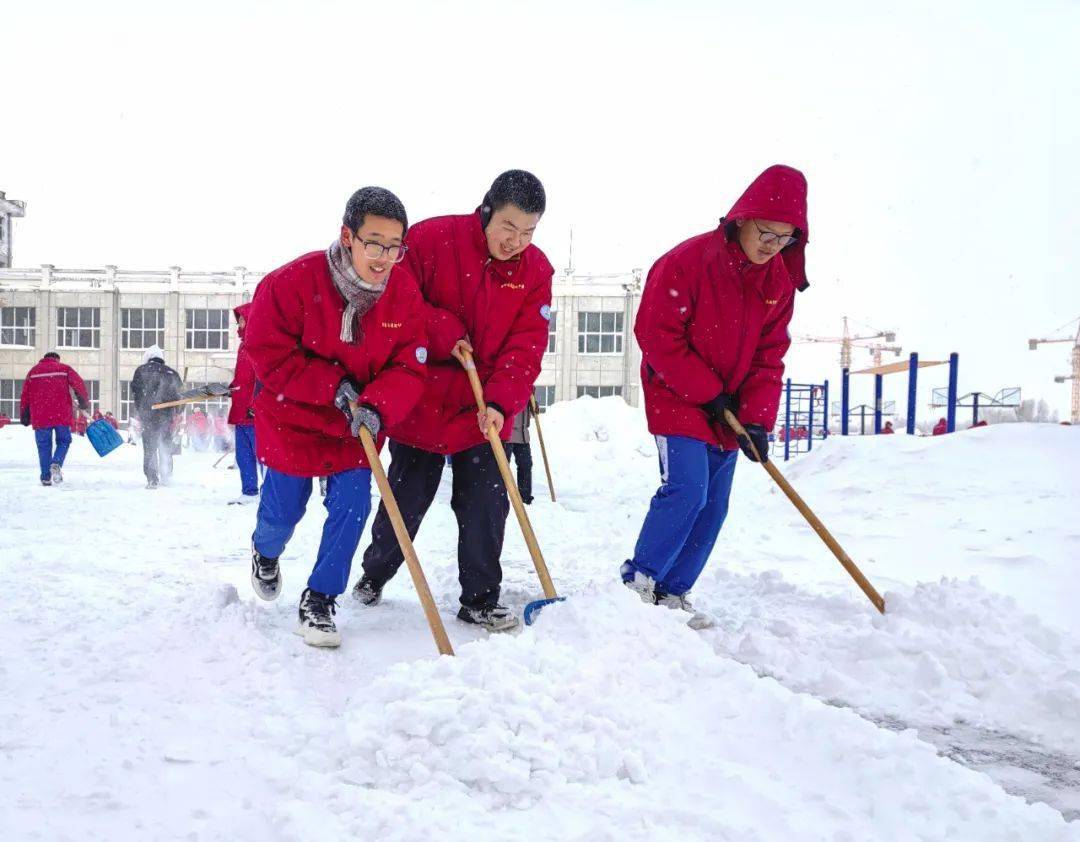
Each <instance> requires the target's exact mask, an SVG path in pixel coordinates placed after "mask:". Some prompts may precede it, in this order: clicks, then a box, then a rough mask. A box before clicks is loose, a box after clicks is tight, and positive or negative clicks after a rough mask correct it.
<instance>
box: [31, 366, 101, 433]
mask: <svg viewBox="0 0 1080 842" xmlns="http://www.w3.org/2000/svg"><path fill="white" fill-rule="evenodd" d="M72 389H74V390H75V395H76V398H77V399H78V401H79V406H80V407H82V408H83V409H89V408H90V398H89V397H88V396H87V394H86V384H85V383H83V380H82V378H81V377H79V375H78V374H76V373H75V369H73V368H72V367H71V366H69V365H65V364H64V363H62V362H60V360H57V359H53V358H52V357H44V358H43V359H42V360H41V362H39V363H38V364H37V365H35V366H34V367H33V368H32V369H30V371H29V372H28V373H27V375H26V382H25V383H23V389H22V397H21V399H20V401H19V412H20V413H24V412H25V411H26V409H27V408H28V407H29V409H30V424H31V426H33V428H34V429H35V430H41V429H43V428H45V427H71V426H73V425H74V423H75V413H74V412H73V411H72V409H71V390H72Z"/></svg>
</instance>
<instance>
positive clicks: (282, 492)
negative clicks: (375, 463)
mask: <svg viewBox="0 0 1080 842" xmlns="http://www.w3.org/2000/svg"><path fill="white" fill-rule="evenodd" d="M309 497H311V477H294V476H291V475H289V474H283V473H282V472H281V471H275V470H274V469H273V468H267V469H266V475H265V476H264V477H263V485H262V496H261V497H260V499H259V514H258V521H257V523H256V524H255V534H254V535H252V536H251V539H252V541H253V542H254V544H255V549H256V550H257V551H258V553H259V555H264V556H266V557H267V558H277V557H278V556H280V555H281V554H282V553H283V552H284V551H285V545H286V544H288V543H289V539H290V538H292V534H293V530H294V529H295V528H296V524H298V523H299V522H300V518H302V517H303V516H304V510H305V509H306V508H307V502H308V498H309ZM323 505H324V506H326V511H327V515H326V523H325V524H323V533H322V541H321V542H320V543H319V554H318V556H317V558H316V560H315V569H314V570H312V571H311V576H310V577H309V578H308V587H309V588H311V589H312V590H313V591H318V592H319V593H324V594H329V595H331V596H337V595H338V594H342V593H344V592H345V588H346V586H347V585H348V583H349V572H350V571H351V570H352V560H353V555H354V554H355V553H356V548H357V546H359V544H360V535H361V533H363V531H364V523H365V522H366V521H367V517H368V515H369V514H370V513H371V470H370V469H368V468H353V469H352V470H349V471H342V472H341V473H338V474H331V475H330V476H329V478H328V479H327V483H326V497H325V498H324V499H323Z"/></svg>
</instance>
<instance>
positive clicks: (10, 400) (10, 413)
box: [0, 380, 23, 419]
mask: <svg viewBox="0 0 1080 842" xmlns="http://www.w3.org/2000/svg"><path fill="white" fill-rule="evenodd" d="M22 387H23V381H22V380H0V414H3V415H6V416H7V417H8V418H11V419H17V418H18V417H19V398H20V396H21V395H22Z"/></svg>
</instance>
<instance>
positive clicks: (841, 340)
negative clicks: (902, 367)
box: [795, 316, 900, 368]
mask: <svg viewBox="0 0 1080 842" xmlns="http://www.w3.org/2000/svg"><path fill="white" fill-rule="evenodd" d="M869 329H870V330H872V331H874V332H873V333H869V334H866V335H865V336H852V335H851V329H850V328H849V327H848V317H847V316H844V330H843V334H842V335H841V336H796V337H795V341H796V342H819V343H826V344H830V345H839V346H840V367H841V368H851V349H852V348H853V347H859V348H867V349H868V350H869V351H870V353H871V354H873V355H874V365H881V352H882V351H895V352H896V354H897V356H899V355H900V346H899V345H893V344H892V343H894V342H896V332H895V331H892V330H878V329H877V328H869ZM880 340H884V342H882V341H880Z"/></svg>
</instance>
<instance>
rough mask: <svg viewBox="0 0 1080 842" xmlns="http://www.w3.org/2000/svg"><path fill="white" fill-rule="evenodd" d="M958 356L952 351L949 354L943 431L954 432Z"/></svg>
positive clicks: (958, 366)
mask: <svg viewBox="0 0 1080 842" xmlns="http://www.w3.org/2000/svg"><path fill="white" fill-rule="evenodd" d="M959 369H960V355H959V354H958V353H956V352H955V351H953V352H952V353H951V354H949V406H948V409H947V411H946V415H945V425H946V426H945V429H946V430H948V431H949V432H950V433H952V432H955V431H956V385H957V380H958V379H959Z"/></svg>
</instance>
